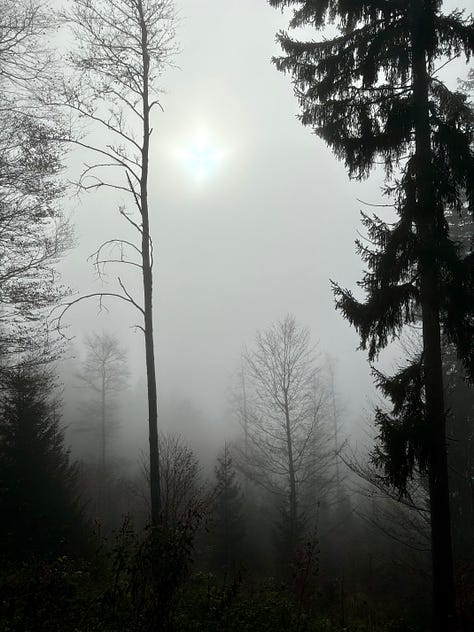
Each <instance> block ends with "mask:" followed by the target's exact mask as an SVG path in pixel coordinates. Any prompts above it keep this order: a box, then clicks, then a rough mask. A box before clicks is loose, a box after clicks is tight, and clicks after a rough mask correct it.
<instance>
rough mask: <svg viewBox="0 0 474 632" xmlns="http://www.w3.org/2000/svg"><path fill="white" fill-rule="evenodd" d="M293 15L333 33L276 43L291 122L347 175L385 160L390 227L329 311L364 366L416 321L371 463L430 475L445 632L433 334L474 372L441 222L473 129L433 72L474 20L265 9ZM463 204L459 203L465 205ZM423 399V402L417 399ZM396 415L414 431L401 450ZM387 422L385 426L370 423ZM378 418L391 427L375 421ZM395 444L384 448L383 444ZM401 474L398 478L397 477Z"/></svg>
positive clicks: (398, 481)
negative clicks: (415, 359)
mask: <svg viewBox="0 0 474 632" xmlns="http://www.w3.org/2000/svg"><path fill="white" fill-rule="evenodd" d="M269 1H270V4H272V5H273V6H276V7H281V8H284V7H288V6H294V7H295V10H294V13H293V18H292V21H291V26H292V27H301V26H308V25H309V26H313V27H315V28H316V29H321V28H323V27H324V26H325V25H326V24H328V23H332V24H334V25H335V26H336V27H337V28H338V31H339V34H338V36H336V37H333V38H332V39H324V40H322V41H307V42H303V41H296V40H294V39H292V38H291V37H290V36H289V35H288V34H287V33H284V32H282V33H280V35H279V40H280V43H281V45H282V48H283V51H284V53H285V55H284V56H283V57H281V58H279V59H277V60H275V61H276V64H277V67H278V68H279V69H280V70H282V71H288V72H291V73H292V76H293V80H294V85H295V91H296V94H297V96H298V99H299V102H300V105H301V108H302V114H301V121H302V123H303V124H304V125H308V126H310V127H312V128H313V129H314V131H315V132H316V133H317V134H318V135H319V136H321V137H322V138H323V139H324V140H325V141H326V142H327V143H328V144H329V145H330V147H331V148H332V149H333V150H334V152H335V154H336V156H337V157H338V158H340V159H342V160H344V162H345V164H346V166H347V168H348V171H349V175H350V176H351V177H355V178H363V177H366V176H367V175H368V174H369V172H370V170H371V168H372V167H373V165H374V163H375V161H376V159H378V160H380V159H381V160H382V162H383V163H384V165H385V169H386V173H387V176H388V177H392V178H393V184H392V186H387V188H386V192H387V193H389V194H392V195H393V197H394V198H395V208H396V211H397V215H398V218H397V221H396V222H394V223H393V224H387V223H385V222H383V221H382V220H381V219H379V218H378V217H375V216H374V217H372V218H371V217H367V216H364V218H363V219H364V223H365V226H366V228H367V230H368V233H369V240H370V242H372V244H373V246H371V247H370V248H367V247H366V246H365V245H364V244H362V243H359V250H360V252H361V254H362V256H363V258H364V260H365V262H366V263H367V265H368V271H367V272H366V273H365V275H364V278H363V280H362V282H361V286H362V287H363V288H364V290H365V292H366V298H365V300H363V301H358V300H356V298H355V297H354V296H353V294H352V293H351V292H350V291H348V290H344V289H342V288H340V287H339V286H338V285H335V286H334V290H335V295H336V299H337V307H338V308H339V309H340V310H341V311H342V313H343V314H344V316H345V317H346V318H347V319H348V320H349V321H350V322H351V323H352V324H353V325H354V326H355V327H356V329H357V330H358V332H359V334H360V336H361V347H362V348H365V349H368V354H369V360H370V361H372V360H374V359H375V358H376V357H377V354H378V352H379V351H380V349H382V348H384V347H385V346H386V345H387V344H388V342H389V340H390V339H391V338H393V337H396V336H397V335H398V334H399V333H400V331H401V329H402V328H403V326H404V325H406V324H409V323H411V322H413V321H414V320H416V319H417V317H418V316H421V321H422V331H423V353H422V356H421V357H420V362H419V363H417V364H416V365H415V366H410V367H404V368H403V369H402V370H401V372H400V373H399V374H398V375H396V376H393V378H387V377H386V376H382V375H381V374H377V380H378V384H379V386H380V387H381V388H382V391H383V392H384V393H385V394H387V395H389V396H390V397H391V399H392V401H393V402H394V403H395V408H396V409H397V410H396V414H395V415H394V417H393V418H392V419H391V421H392V422H393V423H390V424H388V425H387V424H386V425H385V430H388V432H384V426H383V425H382V431H381V439H382V450H381V452H382V453H381V455H380V456H381V458H382V460H383V461H384V463H385V464H386V467H387V473H388V475H389V477H391V482H392V483H393V484H394V485H397V486H399V487H400V489H401V490H402V491H403V485H404V481H405V480H406V477H408V476H410V473H411V472H412V468H413V466H414V464H416V463H418V465H421V466H422V467H423V466H426V469H427V472H428V477H429V490H430V510H431V529H432V534H431V535H432V562H433V629H435V630H443V632H444V631H447V630H453V629H455V592H454V580H453V570H452V552H451V534H450V517H449V489H448V473H447V455H446V430H445V427H446V417H445V403H444V398H443V367H442V357H441V336H442V334H444V335H445V336H446V339H447V340H448V341H449V342H452V343H453V344H454V345H455V346H456V349H457V353H458V356H459V357H460V359H462V361H463V362H464V364H465V367H466V369H467V371H468V374H469V375H470V377H471V379H472V378H473V376H474V344H473V343H474V314H473V273H472V270H473V266H472V263H473V261H472V255H471V256H463V254H462V253H461V252H460V249H459V247H458V246H457V244H456V243H455V242H454V241H453V240H451V239H450V236H449V230H448V226H447V219H446V215H445V213H446V212H447V211H453V212H462V211H463V206H464V205H463V200H464V199H465V198H467V201H468V204H467V206H468V208H469V211H470V212H473V211H474V182H473V178H472V173H473V172H474V157H473V152H472V141H473V121H472V113H471V112H470V110H469V107H468V105H467V103H466V99H465V98H464V97H463V96H462V95H460V94H457V93H453V92H451V91H450V90H449V89H448V88H447V87H446V86H445V85H444V84H443V83H442V82H441V81H440V80H439V79H438V78H437V77H436V70H437V65H439V66H441V65H442V63H443V60H445V59H446V58H451V57H453V56H459V55H462V54H464V55H465V56H466V57H467V58H469V57H470V55H471V54H472V51H473V49H474V26H473V21H472V18H469V19H468V18H465V17H464V16H463V14H462V12H460V11H455V12H453V13H451V14H449V15H445V14H443V13H442V2H441V0H409V1H406V2H399V1H398V0H387V1H386V2H379V1H377V0H363V1H357V2H356V1H355V0H319V1H318V0H269ZM464 195H465V198H464ZM420 391H422V392H423V397H424V404H423V405H422V406H421V405H420V402H419V400H418V401H417V400H416V394H417V393H418V394H419V393H420ZM397 419H398V420H400V419H401V420H402V421H403V423H405V426H407V425H408V427H409V430H410V432H409V433H408V435H407V434H405V435H404V437H403V440H402V441H400V440H399V439H400V436H398V437H397V435H396V432H395V434H393V433H391V432H390V431H391V430H395V431H396V430H399V425H397ZM379 421H380V422H381V423H383V421H384V420H383V419H379ZM385 421H388V420H385ZM391 439H394V441H391ZM400 470H402V473H403V476H401V477H400Z"/></svg>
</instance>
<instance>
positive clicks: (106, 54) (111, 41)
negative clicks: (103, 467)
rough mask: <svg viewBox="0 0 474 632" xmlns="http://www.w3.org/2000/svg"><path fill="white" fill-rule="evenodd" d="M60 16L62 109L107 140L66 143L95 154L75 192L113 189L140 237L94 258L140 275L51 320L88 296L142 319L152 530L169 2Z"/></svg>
mask: <svg viewBox="0 0 474 632" xmlns="http://www.w3.org/2000/svg"><path fill="white" fill-rule="evenodd" d="M63 18H64V20H65V22H66V23H67V24H68V25H69V26H70V28H71V30H72V32H73V34H74V37H75V41H76V49H75V50H74V51H73V52H72V53H71V55H70V56H69V62H70V67H69V68H68V74H67V75H66V76H67V79H65V80H64V84H63V92H64V103H65V104H66V106H67V107H68V108H69V110H70V112H71V113H73V114H74V115H75V116H76V117H77V119H78V121H79V123H81V124H82V125H84V124H86V125H89V126H90V127H96V128H97V127H99V128H101V129H102V132H103V133H104V134H105V137H104V138H105V139H104V142H103V143H101V144H96V143H95V140H94V138H93V137H90V136H88V135H87V133H85V134H83V135H82V136H79V137H78V136H76V137H74V138H72V139H69V140H72V141H73V142H74V143H75V144H76V146H78V147H80V148H82V149H84V150H86V151H89V152H90V153H91V154H92V155H93V156H94V159H93V161H92V162H91V163H90V164H86V165H85V166H84V170H83V172H82V174H81V177H80V179H79V182H78V187H79V190H80V191H97V190H99V189H112V190H114V191H115V192H119V193H121V194H125V195H126V196H128V198H129V199H130V208H129V207H128V206H126V205H121V206H119V212H120V214H121V216H122V217H123V218H124V219H125V220H126V222H127V223H128V224H129V225H130V226H131V227H132V230H133V231H135V233H136V235H137V238H138V239H137V240H136V242H135V241H134V240H133V238H132V239H121V238H111V239H109V240H107V241H105V242H104V243H102V244H101V246H100V247H99V248H98V250H97V251H96V252H95V253H94V254H93V255H92V260H93V263H94V265H95V267H96V269H97V271H98V273H99V274H101V273H102V272H103V271H104V267H105V266H108V265H113V264H121V265H123V266H127V267H129V268H132V269H136V270H137V271H138V273H139V274H140V276H141V285H142V297H141V298H136V297H135V296H133V294H132V292H131V291H130V290H129V289H128V288H127V286H126V283H125V281H124V279H123V278H122V277H120V276H118V277H117V290H116V291H115V292H94V293H91V294H87V295H85V296H81V297H79V298H78V299H75V300H73V301H70V302H69V303H67V304H65V305H63V306H62V309H61V311H60V312H59V316H57V322H58V325H59V326H61V322H62V319H63V316H64V314H65V312H66V311H67V310H68V309H70V308H71V307H72V306H73V305H74V304H75V303H77V302H78V301H82V300H84V299H87V298H92V297H97V298H98V299H99V301H100V304H101V305H102V302H103V301H104V299H107V298H110V299H119V300H120V301H122V302H125V303H127V304H128V305H131V306H133V307H134V308H135V309H136V310H137V311H138V312H139V314H140V319H141V320H140V322H139V323H138V324H137V325H136V326H137V327H138V328H139V329H140V330H141V331H142V332H143V334H144V338H145V357H146V374H147V391H148V423H149V444H150V493H151V520H152V523H153V524H157V522H158V520H159V515H160V504H161V500H160V473H159V456H158V452H159V448H158V412H157V390H156V373H155V350H154V343H153V273H152V268H153V244H152V238H151V233H150V218H149V216H150V213H149V196H148V182H149V169H150V165H149V151H150V137H151V134H152V131H153V130H152V127H151V115H152V113H153V111H154V110H155V109H156V108H159V107H161V106H160V102H159V87H158V84H159V81H158V80H159V78H160V75H161V74H162V72H163V69H164V68H165V67H166V65H167V64H169V63H170V60H171V58H172V55H173V53H174V52H175V49H174V44H173V42H174V9H173V3H172V0H72V1H71V3H70V7H69V8H68V10H67V12H66V14H65V15H64V16H63ZM64 103H63V105H64ZM58 105H59V104H58ZM117 174H118V175H119V177H117Z"/></svg>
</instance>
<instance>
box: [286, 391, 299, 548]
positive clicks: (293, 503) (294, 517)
mask: <svg viewBox="0 0 474 632" xmlns="http://www.w3.org/2000/svg"><path fill="white" fill-rule="evenodd" d="M285 430H286V445H287V450H288V477H289V481H290V495H289V500H290V543H289V544H290V553H292V552H293V551H294V549H295V547H296V544H297V522H298V506H297V496H296V478H295V464H294V461H293V438H292V436H291V425H290V412H289V410H288V401H287V396H286V394H285Z"/></svg>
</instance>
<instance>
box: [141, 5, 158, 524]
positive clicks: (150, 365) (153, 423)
mask: <svg viewBox="0 0 474 632" xmlns="http://www.w3.org/2000/svg"><path fill="white" fill-rule="evenodd" d="M138 8H139V11H140V19H141V37H142V54H143V77H142V85H143V144H142V172H141V180H140V203H141V209H140V210H141V216H142V245H141V250H142V271H143V309H144V334H145V358H146V376H147V392H148V429H149V443H150V500H151V523H152V525H154V526H156V525H157V524H158V522H159V518H160V511H161V491H160V461H159V448H158V405H157V389H156V371H155V348H154V341H153V275H152V261H151V252H150V223H149V211H148V161H149V148H150V104H149V92H148V82H149V76H148V73H149V67H150V59H149V54H148V39H147V38H148V33H147V27H146V23H145V19H144V15H143V7H142V3H141V2H139V3H138Z"/></svg>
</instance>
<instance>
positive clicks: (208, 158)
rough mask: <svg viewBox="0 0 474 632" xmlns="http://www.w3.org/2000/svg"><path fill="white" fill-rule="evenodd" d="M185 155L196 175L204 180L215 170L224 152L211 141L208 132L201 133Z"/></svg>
mask: <svg viewBox="0 0 474 632" xmlns="http://www.w3.org/2000/svg"><path fill="white" fill-rule="evenodd" d="M183 157H184V159H185V161H186V162H187V164H188V165H189V167H190V169H191V171H192V172H193V174H194V175H195V177H196V178H198V179H199V180H202V179H204V178H206V177H208V176H209V175H210V174H211V173H213V172H214V171H215V169H216V167H217V165H218V163H219V161H220V159H221V157H222V152H220V151H218V150H217V149H216V148H215V147H214V146H213V145H212V144H211V143H210V141H209V140H208V138H207V135H206V134H204V133H200V134H199V135H198V136H197V137H196V139H195V140H194V142H193V143H192V145H191V147H190V148H189V149H188V150H186V151H184V152H183Z"/></svg>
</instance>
